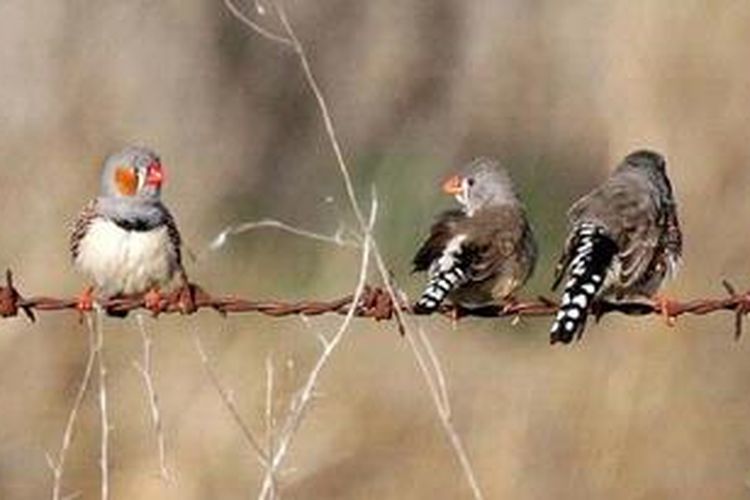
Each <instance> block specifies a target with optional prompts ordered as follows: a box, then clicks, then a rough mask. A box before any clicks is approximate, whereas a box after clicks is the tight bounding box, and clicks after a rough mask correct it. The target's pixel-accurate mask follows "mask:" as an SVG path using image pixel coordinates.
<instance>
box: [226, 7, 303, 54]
mask: <svg viewBox="0 0 750 500" xmlns="http://www.w3.org/2000/svg"><path fill="white" fill-rule="evenodd" d="M224 5H226V7H227V9H229V11H230V12H231V13H232V15H233V16H234V17H236V18H237V19H239V20H240V21H242V22H243V23H244V24H245V25H246V26H247V27H248V28H250V29H252V30H253V31H255V32H256V33H258V34H259V35H260V36H263V37H265V38H267V39H268V40H270V41H272V42H276V43H279V44H281V45H284V46H287V47H291V46H292V41H291V40H289V39H287V38H285V37H283V36H281V35H277V34H276V33H273V32H271V31H269V30H267V29H266V28H264V27H263V26H261V25H260V24H258V23H256V22H255V21H253V20H252V19H250V18H249V17H248V16H246V15H245V14H244V13H243V12H242V11H241V10H240V9H239V8H238V7H237V6H236V5H234V3H233V2H232V0H224Z"/></svg>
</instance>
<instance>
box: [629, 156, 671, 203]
mask: <svg viewBox="0 0 750 500" xmlns="http://www.w3.org/2000/svg"><path fill="white" fill-rule="evenodd" d="M628 172H630V173H635V174H638V175H644V176H646V177H647V178H648V180H649V181H650V182H651V183H653V185H654V186H655V187H656V188H657V190H658V191H659V193H661V194H662V195H664V196H665V197H667V198H669V199H671V198H672V184H671V183H670V182H669V177H667V161H666V160H665V159H664V157H663V156H662V155H661V154H659V153H657V152H656V151H652V150H649V149H640V150H637V151H634V152H632V153H630V154H629V155H627V156H626V157H625V159H623V160H622V162H621V163H620V164H619V165H618V166H617V169H616V170H615V174H618V173H628Z"/></svg>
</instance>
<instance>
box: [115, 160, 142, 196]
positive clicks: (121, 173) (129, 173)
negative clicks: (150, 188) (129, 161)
mask: <svg viewBox="0 0 750 500" xmlns="http://www.w3.org/2000/svg"><path fill="white" fill-rule="evenodd" d="M115 184H116V185H117V190H118V191H119V192H120V194H121V195H124V196H133V195H134V194H135V192H136V191H137V190H138V178H137V177H136V176H135V170H133V169H132V168H130V167H118V168H117V170H115Z"/></svg>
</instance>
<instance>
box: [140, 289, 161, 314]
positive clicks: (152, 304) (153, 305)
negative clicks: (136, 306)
mask: <svg viewBox="0 0 750 500" xmlns="http://www.w3.org/2000/svg"><path fill="white" fill-rule="evenodd" d="M161 301H162V295H161V292H160V291H159V287H157V286H155V287H153V288H151V289H150V290H149V291H148V292H146V295H144V296H143V305H144V307H145V308H146V309H148V310H149V311H151V314H153V315H154V317H156V316H158V315H159V313H160V312H162V307H161Z"/></svg>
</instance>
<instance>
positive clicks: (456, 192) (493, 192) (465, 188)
mask: <svg viewBox="0 0 750 500" xmlns="http://www.w3.org/2000/svg"><path fill="white" fill-rule="evenodd" d="M443 191H445V192H446V193H448V194H452V195H453V196H455V198H456V200H458V202H459V203H460V204H461V205H462V207H463V209H464V211H465V212H466V213H467V214H468V215H472V214H474V213H475V212H476V211H477V210H481V209H483V208H487V207H493V206H502V205H515V204H518V203H519V200H518V195H517V194H516V191H515V188H514V186H513V181H512V180H511V178H510V175H509V174H508V171H507V170H506V169H505V168H504V167H502V166H501V165H500V162H498V161H497V160H495V159H493V158H477V159H476V160H474V161H472V162H471V163H469V164H468V165H466V166H465V167H463V168H462V169H461V171H460V173H459V174H458V175H455V176H453V177H451V178H450V179H448V180H447V181H446V182H445V183H444V184H443Z"/></svg>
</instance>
